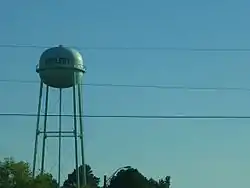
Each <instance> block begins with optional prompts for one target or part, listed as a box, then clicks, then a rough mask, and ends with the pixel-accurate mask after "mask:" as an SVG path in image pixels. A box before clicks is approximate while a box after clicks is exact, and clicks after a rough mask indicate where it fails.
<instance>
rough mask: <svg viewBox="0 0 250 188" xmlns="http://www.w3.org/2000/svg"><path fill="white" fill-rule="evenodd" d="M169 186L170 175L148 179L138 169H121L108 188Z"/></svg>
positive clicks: (165, 187) (163, 187) (166, 187)
mask: <svg viewBox="0 0 250 188" xmlns="http://www.w3.org/2000/svg"><path fill="white" fill-rule="evenodd" d="M127 187H129V188H169V187H170V176H167V177H165V178H163V179H160V180H159V181H156V180H154V179H153V178H150V179H147V178H146V177H145V176H143V175H142V174H141V173H140V172H139V171H138V170H137V169H133V168H130V169H127V170H121V171H119V172H118V173H117V175H116V176H114V177H113V178H112V179H111V181H110V184H109V186H108V188H127Z"/></svg>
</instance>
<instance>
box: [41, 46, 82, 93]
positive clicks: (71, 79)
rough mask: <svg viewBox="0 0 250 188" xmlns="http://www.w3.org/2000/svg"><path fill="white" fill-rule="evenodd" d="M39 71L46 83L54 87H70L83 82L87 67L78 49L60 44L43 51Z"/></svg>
mask: <svg viewBox="0 0 250 188" xmlns="http://www.w3.org/2000/svg"><path fill="white" fill-rule="evenodd" d="M37 72H38V73H39V76H40V78H41V80H42V82H43V83H44V84H46V85H48V86H51V87H54V88H69V87H72V86H73V85H75V84H79V83H81V79H82V76H83V73H84V72H85V68H84V65H83V58H82V56H81V54H80V53H79V52H78V51H76V50H74V49H71V48H66V47H63V46H61V45H60V46H58V47H53V48H49V49H47V50H46V51H44V52H43V53H42V55H41V57H40V60H39V65H38V66H37Z"/></svg>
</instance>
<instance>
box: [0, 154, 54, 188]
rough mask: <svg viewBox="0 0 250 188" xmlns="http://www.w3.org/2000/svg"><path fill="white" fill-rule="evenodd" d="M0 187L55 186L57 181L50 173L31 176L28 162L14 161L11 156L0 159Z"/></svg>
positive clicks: (46, 187)
mask: <svg viewBox="0 0 250 188" xmlns="http://www.w3.org/2000/svg"><path fill="white" fill-rule="evenodd" d="M0 187H1V188H24V187H25V188H56V187H57V183H56V181H55V180H54V179H53V177H52V175H51V174H43V175H39V176H37V177H35V179H33V178H32V175H31V171H30V167H29V164H28V163H26V162H23V161H20V162H15V161H14V159H13V158H5V159H4V161H0Z"/></svg>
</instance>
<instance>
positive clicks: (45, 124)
mask: <svg viewBox="0 0 250 188" xmlns="http://www.w3.org/2000/svg"><path fill="white" fill-rule="evenodd" d="M48 104H49V86H46V97H45V112H44V127H43V145H42V165H41V174H43V173H44V160H45V144H46V138H47V118H48Z"/></svg>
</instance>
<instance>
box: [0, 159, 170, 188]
mask: <svg viewBox="0 0 250 188" xmlns="http://www.w3.org/2000/svg"><path fill="white" fill-rule="evenodd" d="M79 173H80V176H81V175H82V166H81V167H79ZM86 174H87V187H88V188H101V187H104V188H169V187H170V176H166V177H164V178H162V179H160V180H158V181H156V180H154V179H153V178H150V179H148V178H146V177H145V176H143V175H142V173H140V172H139V171H138V170H137V169H135V168H132V167H129V168H126V169H123V170H120V171H118V172H117V173H115V174H114V175H113V176H112V177H110V178H107V182H106V183H105V185H106V186H104V185H100V177H97V176H95V174H94V172H93V171H92V169H91V167H90V166H89V165H86ZM80 183H81V184H82V182H80ZM58 187H59V186H58V183H57V181H56V179H54V178H53V176H52V175H51V174H49V173H45V174H43V175H38V176H36V177H35V178H32V174H31V169H30V165H29V164H28V163H26V162H24V161H19V162H16V161H15V160H13V159H12V158H6V159H4V160H2V161H0V188H58ZM61 188H76V170H73V172H71V173H70V174H68V178H67V179H66V180H65V181H64V183H63V185H62V186H61ZM81 188H83V187H82V186H81Z"/></svg>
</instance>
